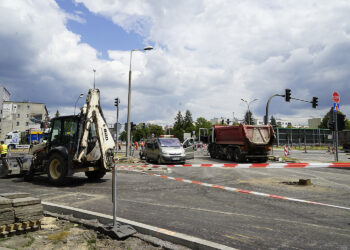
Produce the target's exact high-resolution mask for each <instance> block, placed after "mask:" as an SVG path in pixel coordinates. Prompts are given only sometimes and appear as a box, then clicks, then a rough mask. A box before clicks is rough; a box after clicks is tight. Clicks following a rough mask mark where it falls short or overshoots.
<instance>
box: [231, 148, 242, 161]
mask: <svg viewBox="0 0 350 250" xmlns="http://www.w3.org/2000/svg"><path fill="white" fill-rule="evenodd" d="M233 161H234V162H241V161H242V155H241V151H240V150H239V149H238V148H236V149H235V150H234V151H233Z"/></svg>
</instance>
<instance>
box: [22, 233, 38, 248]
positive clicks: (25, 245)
mask: <svg viewBox="0 0 350 250" xmlns="http://www.w3.org/2000/svg"><path fill="white" fill-rule="evenodd" d="M25 238H29V240H28V241H27V242H26V243H25V244H24V245H23V247H30V246H31V245H32V244H33V243H34V241H35V239H34V237H33V236H31V235H28V234H26V235H25Z"/></svg>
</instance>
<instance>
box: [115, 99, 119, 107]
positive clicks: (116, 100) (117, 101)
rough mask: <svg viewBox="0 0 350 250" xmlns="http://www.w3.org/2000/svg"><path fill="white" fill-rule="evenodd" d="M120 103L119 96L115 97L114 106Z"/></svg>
mask: <svg viewBox="0 0 350 250" xmlns="http://www.w3.org/2000/svg"><path fill="white" fill-rule="evenodd" d="M119 103H120V101H119V98H115V99H114V106H116V107H118V106H119Z"/></svg>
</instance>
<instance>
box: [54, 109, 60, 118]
mask: <svg viewBox="0 0 350 250" xmlns="http://www.w3.org/2000/svg"><path fill="white" fill-rule="evenodd" d="M59 116H60V111H58V109H57V111H56V114H55V117H59Z"/></svg>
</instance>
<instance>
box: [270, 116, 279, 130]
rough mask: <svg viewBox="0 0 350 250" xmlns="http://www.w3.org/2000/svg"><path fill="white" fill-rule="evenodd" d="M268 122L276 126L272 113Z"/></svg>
mask: <svg viewBox="0 0 350 250" xmlns="http://www.w3.org/2000/svg"><path fill="white" fill-rule="evenodd" d="M270 123H271V125H272V126H274V127H276V126H277V122H276V118H275V117H273V115H272V116H271V120H270Z"/></svg>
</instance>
